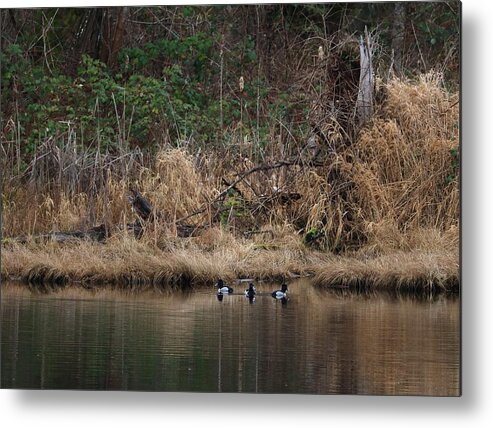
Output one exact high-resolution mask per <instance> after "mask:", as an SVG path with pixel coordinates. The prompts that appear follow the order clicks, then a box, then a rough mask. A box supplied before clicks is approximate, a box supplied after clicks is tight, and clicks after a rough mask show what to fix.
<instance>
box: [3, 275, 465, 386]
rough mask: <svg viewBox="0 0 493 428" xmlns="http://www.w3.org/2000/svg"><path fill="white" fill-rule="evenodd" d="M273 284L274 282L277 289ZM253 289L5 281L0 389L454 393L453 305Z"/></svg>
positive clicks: (301, 286) (296, 286)
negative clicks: (47, 289)
mask: <svg viewBox="0 0 493 428" xmlns="http://www.w3.org/2000/svg"><path fill="white" fill-rule="evenodd" d="M277 286H278V284H277ZM273 287H274V286H272V287H269V286H267V285H263V286H262V285H260V286H258V287H257V291H258V294H257V295H256V296H255V300H254V301H252V302H251V304H250V302H249V299H248V298H247V297H246V296H245V295H244V294H238V295H236V294H235V295H229V296H224V297H223V299H222V300H218V298H217V295H216V293H215V292H213V291H211V290H204V291H198V292H195V293H191V294H187V295H183V294H174V295H168V296H167V295H160V294H158V293H148V294H145V295H134V296H124V295H122V294H120V293H117V292H110V291H106V292H101V293H98V294H94V293H92V294H91V293H90V292H86V291H82V290H81V291H74V290H73V289H72V290H64V291H62V292H61V293H57V294H48V295H39V294H38V295H36V294H31V293H30V292H29V291H28V290H27V288H26V287H23V286H19V285H13V284H8V285H5V284H3V287H2V306H1V321H2V330H1V386H2V388H35V389H37V388H47V389H104V390H160V391H224V392H280V393H283V392H291V393H316V394H318V393H320V394H400V395H402V394H403V395H409V394H411V395H458V394H459V362H460V361H459V325H460V316H459V302H458V300H457V299H455V300H450V299H446V298H439V299H438V300H436V301H433V302H431V301H419V300H415V299H411V298H402V299H395V298H391V297H389V296H382V295H380V296H373V297H363V296H355V295H347V296H344V295H334V294H327V293H325V292H320V291H318V290H316V289H314V288H313V287H312V286H311V285H310V284H309V283H307V282H302V281H300V282H297V283H292V284H290V285H289V300H288V301H287V302H284V304H283V303H282V302H281V301H276V300H275V299H273V298H272V297H271V296H270V291H271V290H273V289H274V288H273Z"/></svg>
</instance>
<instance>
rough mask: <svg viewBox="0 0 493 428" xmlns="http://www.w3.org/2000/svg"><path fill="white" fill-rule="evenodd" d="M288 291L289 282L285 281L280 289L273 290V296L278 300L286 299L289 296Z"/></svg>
mask: <svg viewBox="0 0 493 428" xmlns="http://www.w3.org/2000/svg"><path fill="white" fill-rule="evenodd" d="M287 293H288V286H287V284H285V283H284V284H282V285H281V289H280V290H276V291H273V292H272V297H273V298H274V299H278V300H281V299H286V298H287V297H288V296H287Z"/></svg>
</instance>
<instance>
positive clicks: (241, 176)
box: [175, 158, 324, 223]
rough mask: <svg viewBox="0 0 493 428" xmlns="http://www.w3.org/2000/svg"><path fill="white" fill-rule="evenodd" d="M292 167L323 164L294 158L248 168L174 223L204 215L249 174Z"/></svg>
mask: <svg viewBox="0 0 493 428" xmlns="http://www.w3.org/2000/svg"><path fill="white" fill-rule="evenodd" d="M292 165H300V166H311V167H315V166H323V165H324V163H323V162H321V161H318V160H312V161H309V162H307V161H303V160H302V159H300V158H295V159H284V160H280V161H277V162H274V163H266V164H261V165H257V166H255V167H253V168H250V169H249V170H247V171H244V172H241V173H238V174H236V175H237V177H238V178H237V179H236V180H234V181H233V182H232V183H231V184H229V186H228V187H226V189H224V190H223V191H222V192H221V193H219V195H217V196H216V197H215V198H214V199H213V200H212V201H210V202H208V203H207V206H205V207H202V208H200V209H198V210H197V211H194V212H193V213H191V214H188V215H186V216H185V217H182V218H179V219H178V220H176V222H175V223H181V222H183V221H185V220H188V219H189V218H191V217H194V216H196V215H199V214H202V213H204V212H205V211H206V210H207V209H208V208H209V207H210V206H213V205H214V204H215V203H216V202H219V201H220V200H221V199H222V198H224V196H226V195H227V194H228V192H229V191H230V190H231V189H234V188H235V187H236V185H237V184H239V183H240V182H242V181H243V180H245V178H247V177H248V176H250V175H251V174H253V173H255V172H258V171H268V170H272V169H277V168H281V167H283V166H292ZM293 196H294V195H293ZM287 197H288V199H292V200H296V199H299V198H298V197H290V196H287Z"/></svg>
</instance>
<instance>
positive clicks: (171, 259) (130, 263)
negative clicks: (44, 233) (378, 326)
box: [1, 240, 460, 294]
mask: <svg viewBox="0 0 493 428" xmlns="http://www.w3.org/2000/svg"><path fill="white" fill-rule="evenodd" d="M1 261H2V265H1V277H2V281H4V280H14V281H18V282H22V283H25V284H29V285H31V286H33V287H36V288H38V289H46V290H47V291H49V290H50V289H56V288H63V287H66V286H69V285H70V284H71V283H73V284H77V285H80V286H83V287H84V288H99V287H104V286H111V287H114V288H119V289H128V290H132V291H136V292H138V291H140V290H147V289H149V288H151V287H152V288H158V289H160V290H170V291H173V290H188V289H194V288H200V287H204V286H207V285H210V284H211V283H214V282H215V281H216V280H217V279H218V278H223V279H224V280H226V281H227V282H234V281H237V280H239V279H242V278H252V279H253V280H255V281H259V280H261V281H271V282H281V281H291V280H295V279H297V278H302V277H307V278H310V280H311V281H312V282H313V284H314V285H315V286H316V287H317V288H320V289H337V288H340V289H347V290H350V291H355V292H368V291H378V290H386V291H390V292H399V293H400V292H403V293H406V292H407V293H415V294H429V293H442V292H445V293H452V294H458V293H459V292H460V278H459V257H458V254H456V253H454V252H450V251H446V250H443V251H434V250H420V249H416V250H409V251H403V250H397V251H392V252H389V253H387V254H376V255H365V254H361V253H354V254H345V255H334V254H331V253H324V252H318V251H313V250H308V249H306V248H305V249H303V248H289V247H288V248H282V247H279V248H278V249H270V250H266V249H260V248H257V247H255V246H252V245H251V244H246V245H241V246H218V247H216V248H214V249H211V250H204V249H200V248H181V249H179V248H174V249H159V248H155V247H154V248H153V247H150V246H148V245H145V244H142V243H138V242H135V241H134V242H132V241H131V240H128V241H127V240H123V241H120V242H118V243H115V244H108V245H101V244H95V243H89V242H82V243H76V244H73V245H63V246H58V245H51V244H45V245H32V246H29V245H28V246H21V245H15V246H12V247H10V248H8V247H4V248H2V260H1Z"/></svg>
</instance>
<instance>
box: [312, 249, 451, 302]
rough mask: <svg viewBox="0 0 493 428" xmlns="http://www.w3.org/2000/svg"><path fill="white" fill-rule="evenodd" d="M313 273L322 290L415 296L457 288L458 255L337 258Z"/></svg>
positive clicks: (416, 252) (419, 253)
mask: <svg viewBox="0 0 493 428" xmlns="http://www.w3.org/2000/svg"><path fill="white" fill-rule="evenodd" d="M315 271H316V274H315V277H314V282H315V284H316V285H318V286H320V287H325V288H334V287H336V288H337V287H348V288H350V289H353V290H358V291H367V290H379V289H380V290H388V291H396V292H400V291H405V292H409V291H411V292H416V293H422V292H435V291H458V288H459V263H458V255H457V254H454V253H447V252H441V253H426V252H422V251H408V252H403V251H398V252H395V253H392V254H387V255H383V256H379V257H375V258H369V259H359V258H351V257H337V258H336V259H335V260H331V261H330V262H328V263H324V264H322V265H319V266H317V268H316V269H315Z"/></svg>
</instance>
